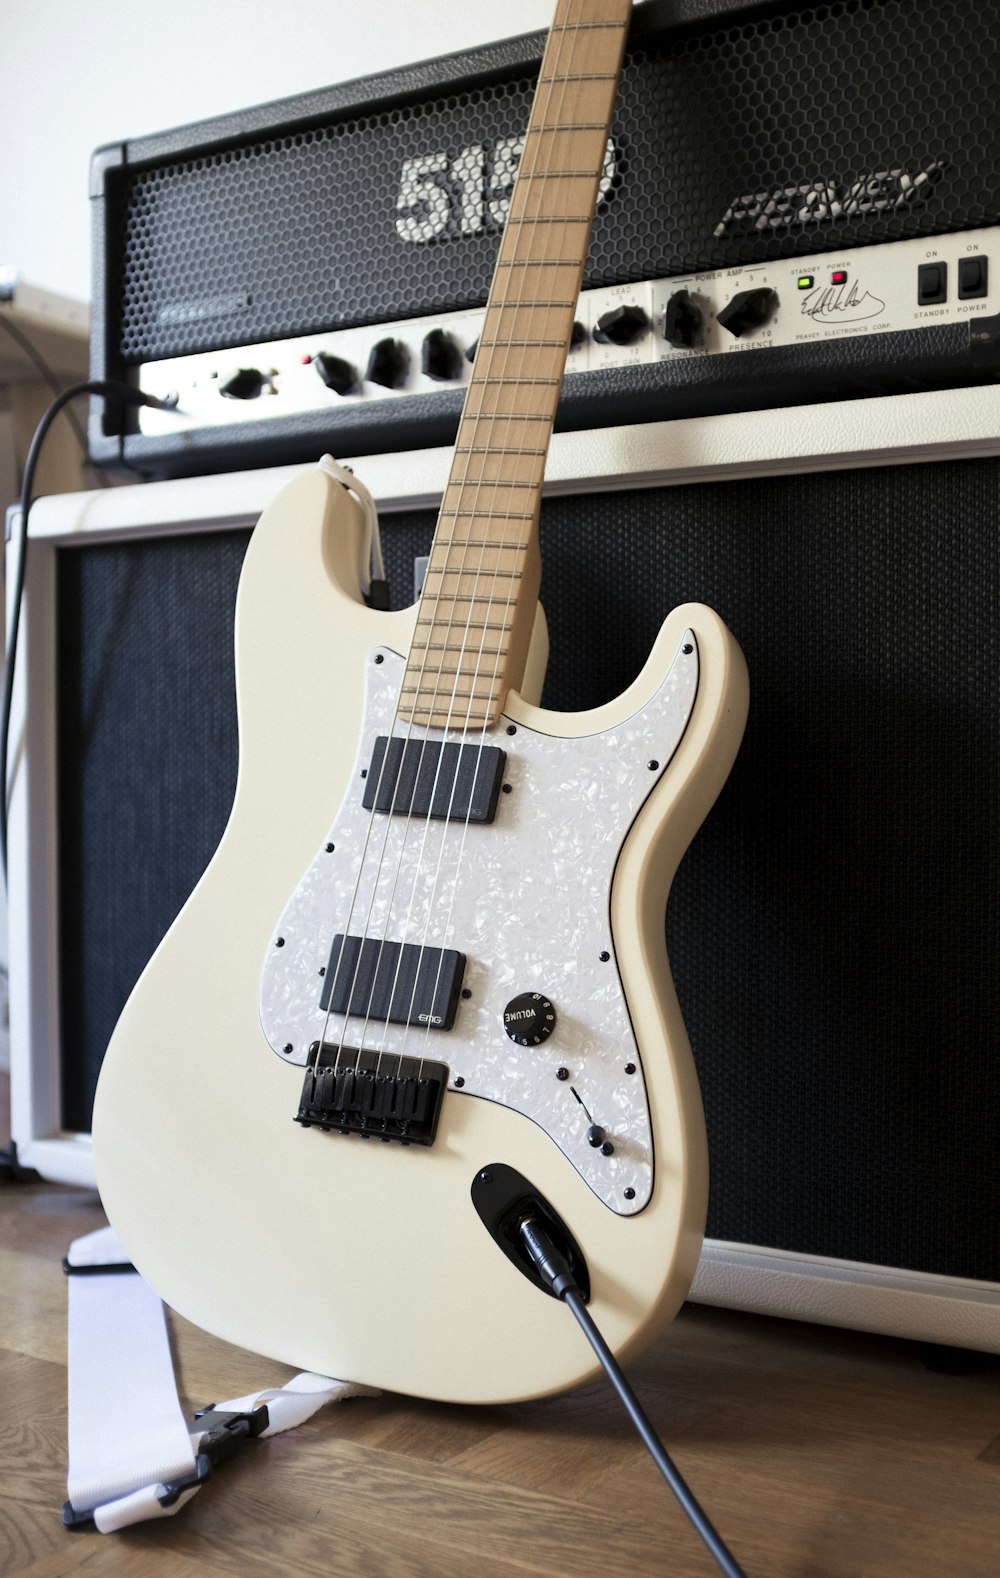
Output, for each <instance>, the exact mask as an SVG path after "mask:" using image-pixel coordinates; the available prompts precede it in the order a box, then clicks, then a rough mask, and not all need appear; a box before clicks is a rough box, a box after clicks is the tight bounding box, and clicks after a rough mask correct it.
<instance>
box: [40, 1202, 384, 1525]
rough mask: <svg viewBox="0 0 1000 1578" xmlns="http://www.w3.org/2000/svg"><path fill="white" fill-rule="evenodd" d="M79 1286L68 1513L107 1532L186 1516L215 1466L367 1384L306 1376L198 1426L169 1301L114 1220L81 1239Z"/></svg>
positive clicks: (72, 1259) (75, 1263)
mask: <svg viewBox="0 0 1000 1578" xmlns="http://www.w3.org/2000/svg"><path fill="white" fill-rule="evenodd" d="M64 1268H65V1270H66V1272H67V1277H68V1283H69V1470H68V1479H67V1488H68V1491H69V1500H68V1502H67V1503H66V1506H65V1507H64V1508H63V1521H64V1522H65V1523H66V1524H67V1525H68V1526H69V1527H71V1528H78V1527H93V1526H95V1525H96V1527H97V1528H98V1529H99V1530H100V1531H101V1533H102V1534H111V1533H113V1532H114V1531H115V1530H116V1529H124V1528H127V1527H128V1526H129V1525H130V1524H132V1523H141V1522H143V1521H144V1520H145V1519H147V1518H169V1517H172V1516H173V1514H174V1513H175V1512H179V1511H180V1509H181V1507H183V1506H184V1505H185V1503H186V1502H188V1501H190V1500H191V1497H192V1496H194V1495H195V1494H196V1492H197V1491H198V1490H200V1489H201V1486H202V1485H203V1484H204V1482H205V1480H206V1479H207V1478H208V1477H209V1475H210V1474H211V1472H212V1469H213V1468H214V1466H215V1465H216V1464H217V1463H219V1462H220V1461H221V1460H222V1459H223V1458H225V1457H227V1456H229V1454H230V1453H231V1452H232V1451H234V1450H235V1448H236V1447H237V1446H239V1444H240V1443H241V1442H243V1441H246V1440H248V1439H249V1438H250V1437H253V1436H273V1435H277V1434H279V1433H280V1432H281V1431H283V1430H292V1429H294V1427H295V1426H296V1425H301V1424H303V1423H304V1422H305V1421H306V1420H307V1419H309V1418H310V1417H311V1416H312V1415H313V1414H314V1413H315V1412H316V1410H317V1409H318V1408H322V1407H323V1405H324V1404H325V1403H332V1402H337V1401H339V1400H340V1399H342V1398H346V1397H374V1396H377V1395H378V1393H377V1392H375V1391H373V1389H372V1388H371V1387H368V1386H356V1385H355V1384H354V1383H353V1382H351V1381H334V1380H331V1379H330V1378H329V1377H328V1376H324V1375H308V1374H306V1375H296V1376H294V1377H293V1378H292V1380H290V1381H288V1382H286V1384H285V1385H284V1386H272V1387H267V1388H265V1389H264V1390H263V1391H260V1392H251V1393H250V1394H249V1395H248V1396H246V1397H236V1398H231V1399H230V1400H229V1401H228V1402H225V1403H214V1404H212V1406H211V1407H210V1408H207V1409H204V1410H202V1411H201V1413H199V1414H197V1415H196V1416H195V1418H194V1420H193V1421H192V1422H191V1423H190V1424H189V1423H188V1422H187V1421H186V1420H185V1418H184V1415H183V1414H182V1413H181V1408H180V1403H179V1402H178V1400H177V1385H176V1382H175V1380H174V1367H173V1361H172V1359H171V1355H170V1340H169V1335H168V1332H167V1323H166V1316H165V1312H164V1308H163V1305H162V1304H161V1302H160V1300H159V1299H158V1298H157V1296H156V1294H155V1293H154V1292H153V1290H152V1288H151V1287H150V1286H149V1285H148V1283H146V1282H144V1281H143V1279H142V1277H140V1275H139V1273H138V1272H137V1271H136V1270H135V1269H134V1268H133V1267H132V1266H131V1265H129V1263H128V1261H127V1260H126V1258H125V1254H124V1251H123V1250H122V1248H121V1245H120V1244H119V1242H118V1240H117V1238H116V1237H115V1234H114V1231H113V1229H112V1228H110V1227H107V1228H102V1229H101V1230H100V1231H99V1232H96V1233H89V1234H88V1235H87V1236H86V1237H85V1238H78V1239H76V1240H75V1242H74V1243H73V1244H71V1246H70V1251H69V1254H68V1255H67V1257H66V1260H65V1262H64Z"/></svg>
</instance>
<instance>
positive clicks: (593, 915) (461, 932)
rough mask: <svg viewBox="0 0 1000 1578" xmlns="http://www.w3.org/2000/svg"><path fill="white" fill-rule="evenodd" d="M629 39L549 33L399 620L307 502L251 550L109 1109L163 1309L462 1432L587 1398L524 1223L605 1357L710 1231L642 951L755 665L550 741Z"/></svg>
mask: <svg viewBox="0 0 1000 1578" xmlns="http://www.w3.org/2000/svg"><path fill="white" fill-rule="evenodd" d="M630 10H631V4H630V0H559V3H558V6H557V11H556V17H555V22H554V24H553V28H552V31H551V34H550V36H549V40H548V44H547V48H546V52H545V56H544V60H543V63H542V67H541V74H540V78H539V85H538V91H537V96H536V99H535V103H534V108H533V111H532V117H531V124H530V127H529V130H528V133H527V136H526V139H525V145H524V152H523V155H522V159H521V166H520V173H519V176H518V179H517V182H516V186H515V190H514V193H513V197H512V201H511V209H510V214H509V217H508V221H507V224H506V228H505V231H504V234H503V238H502V241H501V245H500V249H499V254H498V261H497V265H496V273H495V277H494V283H493V288H492V291H491V295H490V300H489V304H488V307H487V311H486V317H485V322H484V327H483V331H482V334H481V337H480V340H479V345H478V350H477V355H476V362H475V368H474V375H473V379H472V382H471V385H470V387H469V390H468V394H467V398H466V403H465V408H464V413H463V417H462V421H461V425H460V430H459V433H458V439H457V443H456V446H455V453H454V460H453V464H452V469H451V474H450V480H449V482H448V485H447V488H446V491H445V494H444V498H443V501H442V506H441V512H440V518H439V522H438V526H437V531H436V535H435V539H434V543H433V547H432V551H431V556H430V563H429V568H428V571H427V579H426V584H425V586H424V590H423V593H422V595H421V597H420V600H419V602H418V603H417V604H416V605H415V606H414V607H413V608H411V609H409V610H407V611H406V612H402V613H387V612H381V611H377V610H375V609H372V608H369V607H367V606H366V604H365V602H364V601H363V599H362V597H361V594H360V592H359V590H358V576H357V566H358V562H359V557H360V554H361V550H362V538H363V532H364V526H365V511H364V508H363V507H362V505H363V502H364V497H365V495H364V490H363V489H362V488H361V487H360V484H358V485H356V486H355V487H353V488H349V487H347V486H345V485H344V477H343V473H341V472H340V471H339V468H337V467H336V466H335V465H333V464H332V463H327V462H322V463H321V464H320V465H319V466H317V467H316V468H315V469H314V470H312V471H310V472H307V473H304V474H302V475H301V476H299V477H297V478H295V479H294V480H293V481H291V482H290V483H288V484H287V486H286V487H285V488H284V489H283V491H282V492H281V493H280V494H279V495H278V496H277V497H276V499H275V500H274V502H273V503H272V504H271V505H270V506H269V507H268V509H267V510H266V511H265V513H264V515H263V517H262V518H261V520H260V522H259V524H258V526H257V528H256V530H255V531H254V533H253V536H252V539H251V543H250V547H249V550H248V553H247V558H246V562H245V567H244V570H243V574H242V579H241V582H240V589H239V596H238V602H237V618H236V657H237V702H238V711H239V727H240V765H239V775H238V783H237V789H236V796H235V802H234V806H233V811H232V815H231V819H230V821H229V824H228V827H227V829H226V832H225V834H224V836H223V839H222V842H221V844H220V846H219V849H218V851H217V852H216V854H215V856H214V858H213V860H212V861H211V863H210V865H209V867H208V869H207V871H206V872H205V875H204V876H203V878H202V880H201V882H200V883H199V885H198V887H197V888H196V890H195V892H194V893H193V895H192V897H191V898H190V900H189V901H188V903H187V904H186V906H185V907H184V909H183V910H182V912H181V914H180V916H179V917H178V919H177V920H176V922H175V923H174V925H173V927H172V928H171V930H170V931H169V932H168V934H167V936H166V937H165V938H164V940H163V942H162V944H161V945H160V947H159V949H158V950H157V952H156V954H155V955H154V957H153V959H152V960H151V962H150V964H149V965H148V967H147V969H146V971H145V972H144V974H143V976H142V977H141V979H140V981H139V983H138V985H137V986H136V988H135V990H134V992H133V994H132V996H131V998H130V1000H129V1002H128V1003H127V1005H126V1007H125V1009H124V1012H123V1013H122V1016H121V1020H120V1022H119V1024H118V1027H117V1029H116V1031H115V1034H114V1037H113V1039H112V1042H111V1045H110V1047H109V1049H108V1052H107V1056H106V1058H105V1061H104V1065H103V1069H102V1073H101V1079H100V1083H99V1088H98V1091H97V1099H96V1104H95V1110H94V1126H93V1135H94V1149H95V1157H96V1166H97V1174H98V1182H99V1185H100V1189H101V1193H102V1196H103V1199H104V1203H105V1206H106V1209H107V1211H108V1214H109V1216H110V1219H111V1221H112V1223H113V1224H114V1226H115V1227H116V1229H117V1231H118V1233H119V1236H120V1237H121V1239H122V1242H123V1243H124V1245H125V1247H126V1250H127V1251H128V1253H129V1254H130V1255H131V1256H132V1257H133V1259H134V1261H135V1264H136V1266H137V1267H138V1269H139V1270H140V1271H141V1272H142V1273H143V1275H144V1276H145V1277H146V1278H147V1279H148V1280H149V1282H150V1283H151V1284H152V1286H153V1287H154V1288H155V1289H156V1290H157V1291H158V1292H159V1293H160V1294H161V1296H162V1297H163V1298H164V1299H165V1300H166V1301H167V1302H168V1303H169V1304H171V1305H172V1306H173V1307H174V1308H176V1309H177V1310H179V1311H180V1312H181V1313H182V1314H184V1315H186V1316H188V1317H189V1318H190V1319H192V1320H194V1321H196V1322H197V1323H198V1324H200V1325H201V1326H203V1327H205V1328H207V1329H208V1330H209V1331H212V1332H214V1333H216V1334H217V1335H219V1336H221V1337H223V1338H226V1339H228V1340H229V1341H230V1342H234V1343H238V1344H240V1345H242V1346H244V1347H246V1348H250V1349H255V1350H257V1351H258V1352H263V1353H265V1354H269V1355H271V1356H272V1357H274V1358H276V1359H279V1360H283V1361H286V1362H287V1363H289V1364H292V1365H295V1366H297V1367H299V1368H304V1369H311V1370H314V1371H318V1372H320V1373H323V1374H329V1375H338V1376H343V1377H345V1378H349V1379H351V1380H355V1381H360V1382H366V1383H368V1384H371V1385H374V1386H378V1387H383V1388H388V1389H391V1390H395V1391H399V1392H407V1393H412V1394H416V1395H420V1396H424V1397H428V1398H436V1399H442V1400H448V1401H456V1402H462V1401H464V1402H493V1401H511V1400H514V1399H518V1398H523V1397H531V1396H539V1395H543V1394H545V1393H550V1392H554V1391H557V1390H559V1389H562V1388H566V1387H570V1386H573V1385H575V1384H577V1383H579V1382H583V1381H586V1380H588V1379H589V1378H590V1377H591V1376H592V1375H593V1373H594V1370H595V1363H594V1360H593V1356H592V1354H591V1352H590V1349H589V1348H588V1347H587V1345H586V1344H585V1342H584V1341H583V1340H582V1339H576V1338H574V1337H573V1336H572V1334H571V1332H567V1329H566V1324H565V1321H566V1317H565V1314H564V1312H563V1311H562V1310H561V1309H560V1308H559V1307H558V1304H557V1301H556V1300H555V1299H554V1298H552V1297H547V1296H546V1295H545V1293H544V1292H543V1291H541V1289H540V1286H539V1285H533V1283H532V1278H531V1274H530V1271H531V1268H530V1266H527V1265H525V1264H524V1263H521V1262H519V1258H518V1247H517V1243H518V1241H517V1232H516V1226H517V1223H518V1221H519V1219H520V1216H519V1213H520V1214H523V1211H524V1209H525V1206H526V1204H527V1205H530V1206H531V1208H532V1209H533V1210H535V1211H536V1212H537V1211H540V1212H541V1213H542V1214H543V1215H544V1216H545V1217H546V1219H547V1220H548V1222H549V1224H550V1227H551V1230H552V1232H553V1233H554V1234H556V1235H557V1241H558V1242H559V1243H560V1245H561V1246H562V1247H563V1248H564V1249H565V1251H566V1253H567V1255H568V1256H570V1257H572V1259H573V1260H574V1262H575V1267H576V1270H577V1273H578V1276H579V1277H582V1278H583V1280H584V1282H585V1285H586V1286H587V1287H588V1288H589V1295H590V1299H591V1304H592V1309H593V1312H594V1316H595V1319H596V1320H597V1322H598V1325H599V1326H600V1327H601V1328H602V1330H603V1332H604V1335H605V1337H606V1339H607V1340H608V1342H609V1343H610V1345H611V1347H612V1348H613V1349H614V1350H616V1351H617V1352H618V1353H619V1354H620V1355H622V1356H624V1357H627V1356H628V1354H629V1353H630V1352H633V1351H635V1350H636V1349H637V1348H638V1347H640V1346H641V1345H643V1344H645V1343H646V1342H648V1341H649V1340H650V1339H651V1338H652V1337H653V1336H654V1335H655V1334H656V1332H657V1331H658V1330H659V1329H660V1328H661V1327H662V1326H663V1324H664V1323H665V1322H666V1321H667V1320H669V1319H670V1318H671V1316H672V1315H673V1314H674V1312H675V1311H676V1309H677V1307H678V1306H679V1304H680V1303H681V1301H682V1299H683V1298H684V1296H685V1294H686V1292H687V1289H688V1286H689V1283H690V1279H691V1277H692V1275H693V1272H694V1268H695V1266H696V1263H697V1259H698V1255H699V1251H700V1247H701V1240H702V1233H703V1228H704V1216H705V1206H706V1197H707V1163H706V1144H705V1133H704V1124H703V1117H702V1111H701V1103H700V1097H699V1091H698V1084H697V1080H696V1076H695V1071H694V1067H693V1063H692V1059H691V1054H690V1049H689V1047H688V1044H687V1039H686V1036H685V1032H684V1026H683V1023H682V1020H681V1016H680V1011H679V1008H678V1004H677V1000H676V997H675V994H674V991H673V987H672V983H671V980H670V974H669V968H668V963H667V957H666V948H665V942H664V925H663V916H664V906H665V901H666V895H667V891H668V888H669V885H670V881H671V879H672V876H673V873H674V870H675V868H676V866H677V864H678V862H679V860H680V858H681V856H682V854H683V852H684V850H685V848H686V847H687V844H688V843H689V841H690V839H691V837H692V836H693V834H694V833H695V831H696V830H697V828H698V826H699V824H700V822H701V820H702V819H703V817H704V815H705V813H706V811H707V809H708V807H709V806H710V805H711V803H712V801H713V800H714V798H715V796H716V795H717V793H718V791H719V789H720V788H721V786H722V784H723V782H724V781H725V778H726V775H727V773H728V771H729V768H730V766H731V764H732V761H733V758H734V756H735V753H736V751H737V749H738V746H739V741H740V738H741V735H742V731H743V725H744V721H745V716H746V707H747V682H746V671H745V666H744V663H743V659H742V655H741V653H740V651H739V648H738V646H737V645H736V642H735V641H734V640H733V638H732V636H731V635H730V634H729V632H728V631H727V630H726V628H725V626H724V625H723V623H722V622H721V620H720V619H719V618H718V617H717V616H716V615H715V614H713V613H712V612H711V611H710V610H709V609H707V608H704V607H702V606H700V605H696V604H691V605H687V606H685V607H682V608H679V609H676V610H675V611H674V612H673V613H672V614H670V615H669V617H668V618H667V620H666V622H665V623H664V625H663V627H662V629H661V631H660V633H659V636H658V637H657V640H656V642H655V644H654V646H653V649H652V652H651V653H650V656H649V659H648V661H647V663H646V665H645V667H644V668H643V669H642V671H641V673H640V674H639V675H638V677H637V679H636V680H635V681H634V683H633V684H632V685H631V686H629V688H628V689H627V690H626V691H625V692H624V693H623V694H622V695H621V696H619V697H618V699H617V700H616V701H613V702H611V703H609V704H608V705H606V706H602V707H599V708H596V709H594V710H592V711H588V712H581V713H571V714H564V713H557V712H553V711H549V710H546V709H545V708H543V707H541V706H540V705H539V696H540V692H541V681H542V676H543V673H544V665H545V658H546V655H547V647H546V636H545V625H544V618H543V616H542V613H541V609H540V607H539V605H538V585H539V575H540V571H539V552H538V531H537V526H538V512H539V498H540V492H541V484H542V475H543V469H544V464H545V456H546V451H547V447H548V442H549V435H550V432H551V427H552V421H553V416H554V413H555V407H556V402H557V398H558V393H559V386H560V382H561V378H562V373H563V366H564V359H565V353H566V346H567V344H568V341H569V337H570V332H571V328H572V322H573V313H574V307H575V303H576V301H577V296H578V292H579V288H580V282H581V277H582V269H583V260H584V254H585V251H586V247H587V241H588V237H589V231H590V223H591V216H592V214H593V209H594V206H595V202H596V199H597V189H598V180H599V177H600V173H601V168H602V163H603V158H604V151H605V145H606V139H607V135H608V126H609V122H610V116H611V108H612V103H613V98H614V91H615V82H616V78H617V73H618V69H619V65H620V60H621V54H622V50H623V48H624V39H625V33H626V28H627V24H628V20H629V14H630Z"/></svg>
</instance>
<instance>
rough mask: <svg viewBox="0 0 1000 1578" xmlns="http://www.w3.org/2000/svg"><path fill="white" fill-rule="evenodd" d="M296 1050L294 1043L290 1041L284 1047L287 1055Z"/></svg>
mask: <svg viewBox="0 0 1000 1578" xmlns="http://www.w3.org/2000/svg"><path fill="white" fill-rule="evenodd" d="M294 1051H295V1048H294V1047H293V1046H292V1043H291V1042H290V1041H289V1043H288V1045H287V1046H286V1047H285V1048H284V1052H285V1055H286V1056H287V1055H288V1053H289V1052H294Z"/></svg>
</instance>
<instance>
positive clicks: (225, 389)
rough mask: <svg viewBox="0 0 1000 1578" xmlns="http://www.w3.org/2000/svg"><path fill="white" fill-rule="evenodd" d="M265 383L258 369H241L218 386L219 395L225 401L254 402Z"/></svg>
mask: <svg viewBox="0 0 1000 1578" xmlns="http://www.w3.org/2000/svg"><path fill="white" fill-rule="evenodd" d="M266 381H267V380H266V379H265V377H264V374H263V373H262V372H260V371H259V370H258V368H256V367H241V368H239V370H238V371H237V372H235V373H233V374H232V376H231V377H229V378H227V379H226V381H225V383H224V384H220V385H219V393H220V395H223V396H224V397H225V398H226V399H227V400H256V398H257V396H258V395H259V394H260V392H261V390H262V389H263V387H264V384H265V383H266Z"/></svg>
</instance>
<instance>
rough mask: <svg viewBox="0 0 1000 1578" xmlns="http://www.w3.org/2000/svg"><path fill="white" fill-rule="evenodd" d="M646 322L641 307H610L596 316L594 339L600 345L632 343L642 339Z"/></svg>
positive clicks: (647, 320) (646, 319)
mask: <svg viewBox="0 0 1000 1578" xmlns="http://www.w3.org/2000/svg"><path fill="white" fill-rule="evenodd" d="M648 322H649V319H648V318H647V317H646V314H645V313H644V312H643V310H642V308H641V307H612V309H611V311H610V312H605V313H603V314H602V315H601V317H599V318H598V320H597V328H596V329H595V330H594V339H595V340H597V342H598V344H600V345H634V344H635V342H636V340H641V339H642V336H643V335H644V334H645V332H646V325H647V324H648Z"/></svg>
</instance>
